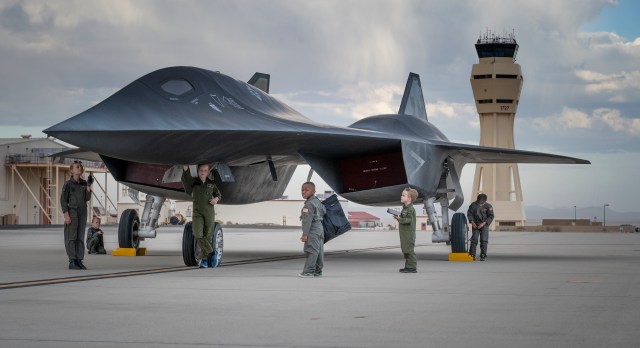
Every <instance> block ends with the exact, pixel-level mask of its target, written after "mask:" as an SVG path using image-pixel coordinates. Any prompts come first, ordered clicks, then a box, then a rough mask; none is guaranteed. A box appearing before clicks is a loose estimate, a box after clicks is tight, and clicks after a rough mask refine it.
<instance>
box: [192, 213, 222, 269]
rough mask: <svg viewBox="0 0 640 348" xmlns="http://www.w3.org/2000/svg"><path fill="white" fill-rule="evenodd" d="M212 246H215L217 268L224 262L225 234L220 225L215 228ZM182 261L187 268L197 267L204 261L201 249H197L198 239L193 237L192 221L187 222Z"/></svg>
mask: <svg viewBox="0 0 640 348" xmlns="http://www.w3.org/2000/svg"><path fill="white" fill-rule="evenodd" d="M211 245H212V246H213V251H214V256H215V258H216V261H217V262H216V266H219V265H220V263H221V262H222V254H223V250H224V234H223V233H222V226H220V224H218V223H216V224H215V225H214V226H213V236H212V238H211ZM182 259H183V260H184V264H185V265H187V266H197V265H198V264H200V260H202V255H200V248H198V247H197V242H196V239H195V238H194V237H193V230H192V227H191V221H189V222H187V224H186V225H185V226H184V230H183V233H182Z"/></svg>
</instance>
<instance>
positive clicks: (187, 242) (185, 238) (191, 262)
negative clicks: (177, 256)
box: [182, 221, 202, 266]
mask: <svg viewBox="0 0 640 348" xmlns="http://www.w3.org/2000/svg"><path fill="white" fill-rule="evenodd" d="M182 231H183V232H182V259H183V260H184V264H185V265H187V266H197V265H198V263H200V260H201V259H202V257H200V256H199V255H197V254H199V252H197V250H198V248H197V247H196V239H195V238H194V237H193V230H192V228H191V221H189V222H187V223H186V224H185V225H184V229H183V230H182Z"/></svg>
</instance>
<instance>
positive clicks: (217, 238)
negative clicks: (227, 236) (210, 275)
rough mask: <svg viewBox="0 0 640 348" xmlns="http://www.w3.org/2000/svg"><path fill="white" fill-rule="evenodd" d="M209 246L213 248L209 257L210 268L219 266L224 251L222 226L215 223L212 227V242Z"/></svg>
mask: <svg viewBox="0 0 640 348" xmlns="http://www.w3.org/2000/svg"><path fill="white" fill-rule="evenodd" d="M211 245H212V246H213V256H212V257H211V267H217V266H220V263H221V262H222V253H223V250H224V234H223V233H222V226H220V224H219V223H216V224H215V225H214V226H213V240H212V243H211Z"/></svg>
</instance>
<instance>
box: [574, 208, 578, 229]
mask: <svg viewBox="0 0 640 348" xmlns="http://www.w3.org/2000/svg"><path fill="white" fill-rule="evenodd" d="M577 216H578V211H577V209H576V206H575V205H574V206H573V225H574V226H575V224H576V220H577V219H576V218H577Z"/></svg>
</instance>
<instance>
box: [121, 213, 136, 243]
mask: <svg viewBox="0 0 640 348" xmlns="http://www.w3.org/2000/svg"><path fill="white" fill-rule="evenodd" d="M139 229H140V218H139V217H138V211H137V210H135V209H126V210H125V211H123V212H122V215H121V216H120V222H119V223H118V245H119V246H120V247H121V248H137V247H139V246H140V239H139V238H138V230H139Z"/></svg>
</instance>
